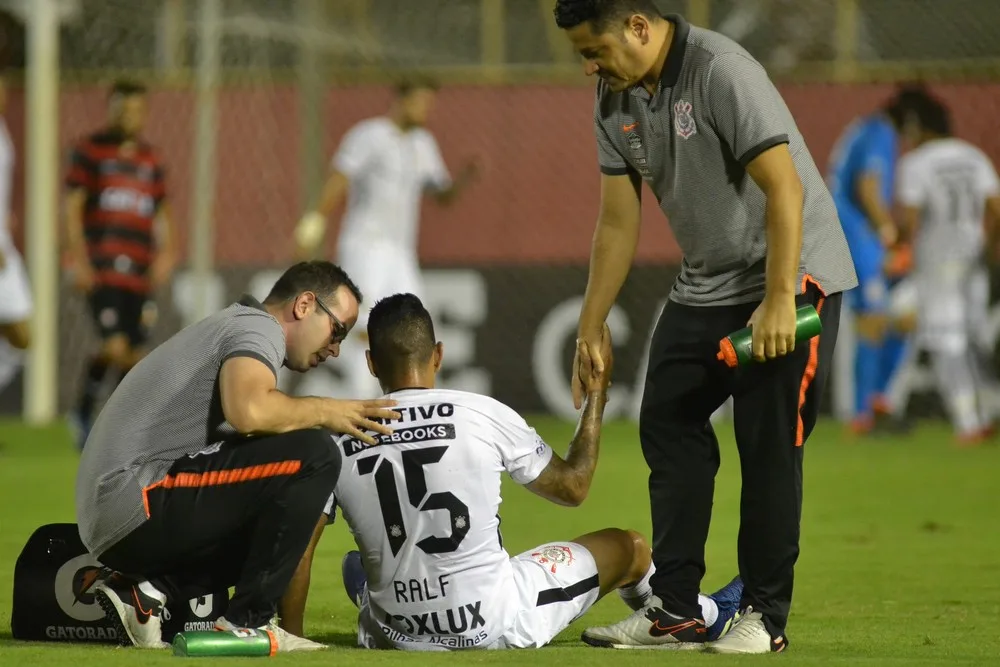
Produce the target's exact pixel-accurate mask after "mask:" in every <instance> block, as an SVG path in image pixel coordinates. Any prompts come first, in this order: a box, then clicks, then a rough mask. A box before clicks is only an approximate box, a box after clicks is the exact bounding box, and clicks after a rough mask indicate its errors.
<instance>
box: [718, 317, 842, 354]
mask: <svg viewBox="0 0 1000 667" xmlns="http://www.w3.org/2000/svg"><path fill="white" fill-rule="evenodd" d="M822 330H823V323H822V321H820V319H819V313H818V312H816V309H815V308H814V307H813V306H812V305H810V304H806V305H804V306H801V307H799V308H798V309H796V311H795V344H796V345H798V344H799V343H801V342H803V341H806V340H809V339H810V338H813V337H815V336H818V335H819V334H820V332H821V331H822ZM715 356H716V357H717V358H718V359H719V360H720V361H724V362H725V363H726V365H727V366H729V367H730V368H736V367H737V366H743V365H746V364H749V363H752V362H754V361H756V360H755V359H754V358H753V332H752V331H751V328H750V327H745V328H743V329H740V330H739V331H734V332H733V333H731V334H729V335H728V336H726V337H725V338H723V339H722V340H720V341H719V353H718V354H717V355H715Z"/></svg>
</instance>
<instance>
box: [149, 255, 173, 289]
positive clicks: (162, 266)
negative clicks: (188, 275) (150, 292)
mask: <svg viewBox="0 0 1000 667" xmlns="http://www.w3.org/2000/svg"><path fill="white" fill-rule="evenodd" d="M173 270H174V267H173V263H172V262H170V261H169V260H168V259H166V258H160V257H158V258H156V259H154V260H153V263H152V264H151V265H150V266H149V282H150V284H151V285H152V287H153V289H158V288H159V287H162V286H163V285H166V284H167V283H169V282H170V276H171V274H173Z"/></svg>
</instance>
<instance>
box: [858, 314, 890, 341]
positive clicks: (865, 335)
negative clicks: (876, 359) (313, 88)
mask: <svg viewBox="0 0 1000 667" xmlns="http://www.w3.org/2000/svg"><path fill="white" fill-rule="evenodd" d="M887 325H888V318H887V317H886V316H885V315H883V314H882V313H864V314H861V315H858V316H857V329H858V336H860V337H861V338H862V339H864V340H866V341H868V342H871V343H877V342H879V341H881V340H882V339H883V338H885V330H886V326H887Z"/></svg>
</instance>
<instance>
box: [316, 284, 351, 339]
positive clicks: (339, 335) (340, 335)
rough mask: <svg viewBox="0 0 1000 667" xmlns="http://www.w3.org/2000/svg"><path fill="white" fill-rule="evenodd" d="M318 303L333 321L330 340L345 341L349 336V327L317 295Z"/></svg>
mask: <svg viewBox="0 0 1000 667" xmlns="http://www.w3.org/2000/svg"><path fill="white" fill-rule="evenodd" d="M316 305H317V306H319V307H320V309H321V310H322V311H323V312H324V313H326V314H327V315H329V316H330V321H332V322H333V334H332V335H331V336H330V342H331V343H343V342H344V339H345V338H347V327H346V326H344V323H343V322H341V321H340V319H339V318H338V317H337V316H336V315H334V314H333V311H332V310H330V309H329V308H327V307H326V304H325V303H323V301H322V300H320V298H319V297H318V296H317V297H316Z"/></svg>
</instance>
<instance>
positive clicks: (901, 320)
mask: <svg viewBox="0 0 1000 667" xmlns="http://www.w3.org/2000/svg"><path fill="white" fill-rule="evenodd" d="M893 328H894V329H895V330H896V331H897V332H898V333H901V334H911V333H913V332H914V331H916V330H917V316H916V315H914V314H907V315H900V316H899V317H897V318H896V320H895V321H894V322H893Z"/></svg>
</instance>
